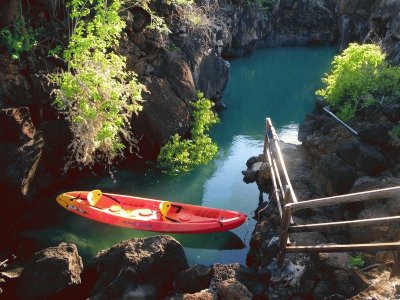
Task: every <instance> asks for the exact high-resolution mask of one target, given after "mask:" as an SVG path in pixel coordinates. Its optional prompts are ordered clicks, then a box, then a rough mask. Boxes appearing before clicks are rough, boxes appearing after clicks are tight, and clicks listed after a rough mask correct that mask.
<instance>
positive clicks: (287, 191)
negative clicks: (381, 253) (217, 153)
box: [264, 118, 400, 264]
mask: <svg viewBox="0 0 400 300" xmlns="http://www.w3.org/2000/svg"><path fill="white" fill-rule="evenodd" d="M264 161H267V162H268V163H269V166H270V171H271V180H272V184H273V187H274V191H273V196H274V198H276V201H277V204H278V208H279V214H280V216H281V230H280V236H279V244H280V251H279V254H278V263H279V264H282V262H283V260H284V256H285V253H286V252H349V251H368V250H397V251H398V252H397V253H400V242H399V241H397V242H389V243H369V244H348V245H335V244H329V245H315V246H302V245H291V244H290V240H289V237H288V236H289V231H292V232H299V231H318V230H326V229H332V228H337V227H361V226H370V225H387V224H391V223H399V224H400V216H391V217H382V218H372V219H362V220H348V221H338V222H329V223H316V224H306V225H295V224H294V222H293V218H292V214H293V212H295V211H297V210H300V209H315V208H318V207H322V206H328V205H336V204H344V203H353V202H361V201H369V200H376V199H382V198H388V197H397V196H398V197H399V201H400V186H398V187H391V188H384V189H378V190H372V191H366V192H359V193H352V194H347V195H340V196H333V197H326V198H319V199H312V200H307V201H301V202H298V201H297V198H296V194H295V193H294V190H293V187H292V184H291V182H290V178H289V175H288V172H287V169H286V165H285V162H284V159H283V156H282V151H281V149H280V146H279V139H278V136H277V134H276V132H275V129H274V127H273V126H272V122H271V119H269V118H267V119H266V134H265V139H264ZM397 256H400V254H398V255H397ZM397 264H399V262H397Z"/></svg>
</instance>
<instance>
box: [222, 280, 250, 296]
mask: <svg viewBox="0 0 400 300" xmlns="http://www.w3.org/2000/svg"><path fill="white" fill-rule="evenodd" d="M215 288H216V291H217V295H218V299H221V300H242V299H243V300H245V299H248V300H250V299H253V295H252V293H250V291H249V290H248V289H247V288H246V287H245V286H244V285H243V284H242V283H240V282H238V281H236V280H234V279H227V280H224V281H221V282H218V283H217V284H216V286H215Z"/></svg>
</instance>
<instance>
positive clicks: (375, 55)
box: [316, 44, 400, 121]
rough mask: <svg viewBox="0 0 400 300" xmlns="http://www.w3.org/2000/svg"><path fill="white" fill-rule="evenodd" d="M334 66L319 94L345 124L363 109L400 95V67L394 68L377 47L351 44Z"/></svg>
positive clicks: (336, 59)
mask: <svg viewBox="0 0 400 300" xmlns="http://www.w3.org/2000/svg"><path fill="white" fill-rule="evenodd" d="M332 66H333V67H332V70H331V72H330V73H329V74H325V77H324V78H323V79H322V81H323V82H324V83H325V85H326V86H325V88H324V89H321V90H319V91H317V92H316V94H317V95H320V96H322V97H323V98H324V99H325V100H326V102H327V103H328V104H329V105H330V106H331V108H332V109H334V110H336V111H337V112H338V115H339V117H341V118H342V119H343V120H345V121H346V120H349V119H351V118H353V117H354V115H355V113H356V112H357V111H358V110H359V109H360V108H362V107H367V106H369V105H371V104H373V103H377V102H378V101H379V102H381V101H383V100H385V99H393V98H396V97H399V96H400V87H399V83H400V68H399V67H392V66H390V65H389V64H388V63H387V62H386V61H385V54H384V53H383V52H382V50H381V48H380V47H379V46H377V45H373V44H364V45H358V44H350V45H349V47H348V48H347V49H345V50H344V51H343V53H342V54H340V55H338V56H335V58H334V60H333V62H332Z"/></svg>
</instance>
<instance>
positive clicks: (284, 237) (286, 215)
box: [278, 189, 292, 266]
mask: <svg viewBox="0 0 400 300" xmlns="http://www.w3.org/2000/svg"><path fill="white" fill-rule="evenodd" d="M286 194H287V195H288V196H289V197H290V190H289V189H287V190H286ZM285 198H287V197H285ZM287 200H288V201H290V200H289V199H287ZM291 216H292V213H291V210H290V207H288V206H285V208H284V210H283V216H282V220H281V232H280V234H279V254H278V266H282V264H283V261H284V259H285V252H286V247H287V244H288V234H289V232H288V227H289V224H290V218H291Z"/></svg>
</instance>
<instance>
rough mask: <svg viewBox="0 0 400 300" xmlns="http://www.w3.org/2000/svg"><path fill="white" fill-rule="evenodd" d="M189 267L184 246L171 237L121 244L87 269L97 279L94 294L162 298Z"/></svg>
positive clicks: (116, 297) (155, 237) (103, 296)
mask: <svg viewBox="0 0 400 300" xmlns="http://www.w3.org/2000/svg"><path fill="white" fill-rule="evenodd" d="M188 267H189V266H188V263H187V260H186V256H185V252H184V250H183V247H182V246H181V244H179V242H178V241H176V240H175V239H174V238H172V237H170V236H154V237H149V238H138V239H131V240H126V241H122V242H121V243H119V244H117V245H114V246H113V247H111V248H110V249H108V250H103V251H101V252H99V253H98V254H97V255H96V257H95V258H94V259H93V261H92V262H91V263H90V265H89V266H88V270H91V271H92V272H94V273H95V277H97V278H98V279H97V281H96V284H95V285H94V288H93V289H92V291H91V294H92V296H93V297H95V298H96V299H107V300H111V299H124V297H130V295H132V297H133V296H135V297H139V298H140V297H150V298H160V297H163V296H165V295H166V293H167V292H168V291H170V290H171V289H172V284H173V280H174V278H175V276H176V274H177V273H179V272H180V271H182V270H185V269H187V268H188Z"/></svg>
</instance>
